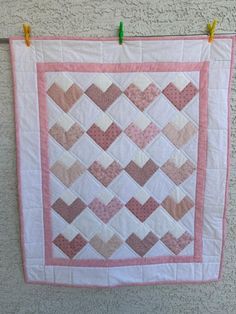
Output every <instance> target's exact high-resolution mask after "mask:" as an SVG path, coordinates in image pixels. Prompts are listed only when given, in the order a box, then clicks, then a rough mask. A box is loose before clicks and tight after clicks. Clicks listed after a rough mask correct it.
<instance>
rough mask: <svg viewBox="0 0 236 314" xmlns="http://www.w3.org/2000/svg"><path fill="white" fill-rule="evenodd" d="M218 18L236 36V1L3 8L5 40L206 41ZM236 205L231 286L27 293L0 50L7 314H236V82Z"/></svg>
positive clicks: (57, 2)
mask: <svg viewBox="0 0 236 314" xmlns="http://www.w3.org/2000/svg"><path fill="white" fill-rule="evenodd" d="M213 18H218V20H219V26H218V28H217V30H218V32H233V31H234V32H235V31H236V2H235V0H232V1H227V0H216V1H213V0H208V1H201V0H200V1H197V0H195V1H191V0H188V1H187V0H185V1H183V0H180V1H177V0H176V1H171V0H158V1H156V0H152V1H144V0H130V1H128V0H120V1H111V0H100V1H99V0H94V1H92V0H87V1H82V0H77V1H76V0H67V1H63V0H53V1H43V0H41V1H39V0H31V1H27V0H18V1H12V0H9V1H6V0H0V37H6V36H10V35H20V34H21V28H22V23H23V22H25V21H28V22H29V23H30V24H31V25H32V31H33V35H78V36H114V35H115V34H116V28H117V26H118V24H119V21H120V20H121V19H122V20H123V21H124V24H125V28H126V32H125V34H126V35H172V34H173V35H174V34H176V35H178V34H198V33H203V32H204V28H205V27H206V23H207V22H208V21H212V20H213ZM231 107H232V161H231V180H230V204H229V208H228V215H227V216H228V228H227V241H226V248H225V258H224V275H223V280H222V281H221V282H219V283H212V284H205V285H176V286H157V287H155V286H154V287H129V288H119V289H76V288H57V287H48V286H33V285H26V284H25V283H24V282H23V276H22V267H21V255H20V249H19V223H18V208H17V207H18V206H17V191H16V161H15V150H16V149H15V129H14V115H13V96H12V78H11V65H10V60H9V47H8V45H7V44H0V313H3V314H8V313H27V314H30V313H56V314H60V313H86V314H89V313H96V314H99V313H103V314H104V313H128V314H131V313H135V314H137V313H161V314H162V313H164V314H166V313H176V314H177V313H181V314H184V313H204V314H205V313H214V314H215V313H220V314H221V313H232V314H233V313H236V263H235V258H236V210H235V205H236V185H235V183H236V176H235V173H236V164H235V162H236V79H234V83H233V93H232V105H231Z"/></svg>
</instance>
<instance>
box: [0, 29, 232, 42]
mask: <svg viewBox="0 0 236 314" xmlns="http://www.w3.org/2000/svg"><path fill="white" fill-rule="evenodd" d="M235 34H236V33H235V32H233V33H217V34H216V35H235ZM204 35H207V34H204V33H201V34H183V35H179V34H174V35H171V34H169V35H145V36H143V35H142V36H139V35H137V36H127V37H134V38H135V37H140V38H141V37H150V38H151V37H168V36H173V37H175V36H180V37H181V36H204ZM58 37H59V36H58ZM81 38H82V37H81ZM112 38H114V37H112ZM98 39H99V37H98ZM8 43H9V38H7V37H5V38H4V37H3V38H0V44H8Z"/></svg>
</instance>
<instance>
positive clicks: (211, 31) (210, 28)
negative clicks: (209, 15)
mask: <svg viewBox="0 0 236 314" xmlns="http://www.w3.org/2000/svg"><path fill="white" fill-rule="evenodd" d="M217 23H218V21H217V20H214V21H213V22H212V24H210V23H208V24H207V29H208V32H209V39H208V41H209V43H212V42H213V40H214V36H215V30H216V25H217Z"/></svg>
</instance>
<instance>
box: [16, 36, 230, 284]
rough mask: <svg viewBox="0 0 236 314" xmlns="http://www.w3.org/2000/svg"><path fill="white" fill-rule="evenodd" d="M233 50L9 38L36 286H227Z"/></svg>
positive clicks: (28, 273) (24, 221)
mask: <svg viewBox="0 0 236 314" xmlns="http://www.w3.org/2000/svg"><path fill="white" fill-rule="evenodd" d="M234 40H235V38H234V37H233V36H216V38H215V40H214V42H213V43H209V42H208V39H207V36H201V37H166V38H135V39H132V38H127V39H126V40H125V42H124V44H123V45H119V44H118V40H117V39H108V38H104V39H81V38H80V39H79V38H50V37H49V38H40V37H39V38H33V39H32V43H31V46H30V47H27V46H26V45H25V43H24V40H23V39H22V38H12V39H11V56H12V65H13V77H14V93H15V114H16V136H17V161H18V185H19V203H20V218H21V219H20V220H21V221H20V223H21V243H22V254H23V264H24V274H25V280H26V282H29V283H45V284H62V285H68V286H78V287H80V286H101V287H105V286H106V287H111V286H121V285H144V284H162V283H163V284H164V283H183V282H184V283H193V282H196V283H200V282H207V281H215V280H218V279H219V278H220V275H221V268H222V253H223V246H224V236H225V230H224V229H225V226H224V225H225V211H226V204H227V188H228V176H229V169H228V168H229V137H230V126H229V119H230V118H229V101H230V85H231V77H232V68H233V54H234Z"/></svg>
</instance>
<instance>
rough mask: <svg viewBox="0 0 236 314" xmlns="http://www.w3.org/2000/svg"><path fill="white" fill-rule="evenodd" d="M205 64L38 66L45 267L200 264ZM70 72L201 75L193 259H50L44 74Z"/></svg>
mask: <svg viewBox="0 0 236 314" xmlns="http://www.w3.org/2000/svg"><path fill="white" fill-rule="evenodd" d="M208 67H209V64H208V62H197V63H188V62H186V63H184V62H173V63H143V64H140V63H127V64H95V63H89V64H88V63H87V64H86V63H63V64H62V63H38V64H37V77H38V99H39V117H40V137H41V147H42V148H43V149H41V164H42V182H43V183H42V185H43V207H44V236H45V263H46V265H61V266H62V265H67V266H69V265H70V266H84V267H85V266H86V267H94V266H96V267H104V266H108V267H115V266H128V265H148V264H157V263H158V264H160V263H180V262H188V263H190V262H201V261H202V208H203V202H204V187H205V176H206V163H207V103H208V102H207V99H208V94H207V91H208V89H207V87H208ZM52 71H58V72H61V71H71V72H73V71H74V72H75V71H76V72H139V71H142V72H150V71H154V72H155V71H158V72H163V71H164V72H170V71H174V72H178V71H198V72H199V73H200V83H199V84H200V85H199V94H200V96H199V98H200V100H199V130H201V131H200V132H199V141H198V145H199V147H198V163H197V183H196V184H197V192H196V202H195V204H196V206H195V208H196V210H195V228H194V229H195V234H194V255H193V256H163V257H161V256H159V257H148V258H142V259H141V258H133V259H126V260H123V259H117V260H107V261H106V260H91V259H84V260H67V259H63V258H53V257H52V235H51V206H50V193H49V190H50V189H49V165H48V163H49V162H48V157H47V156H48V123H47V118H46V117H47V107H46V89H45V80H44V74H45V72H52Z"/></svg>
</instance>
